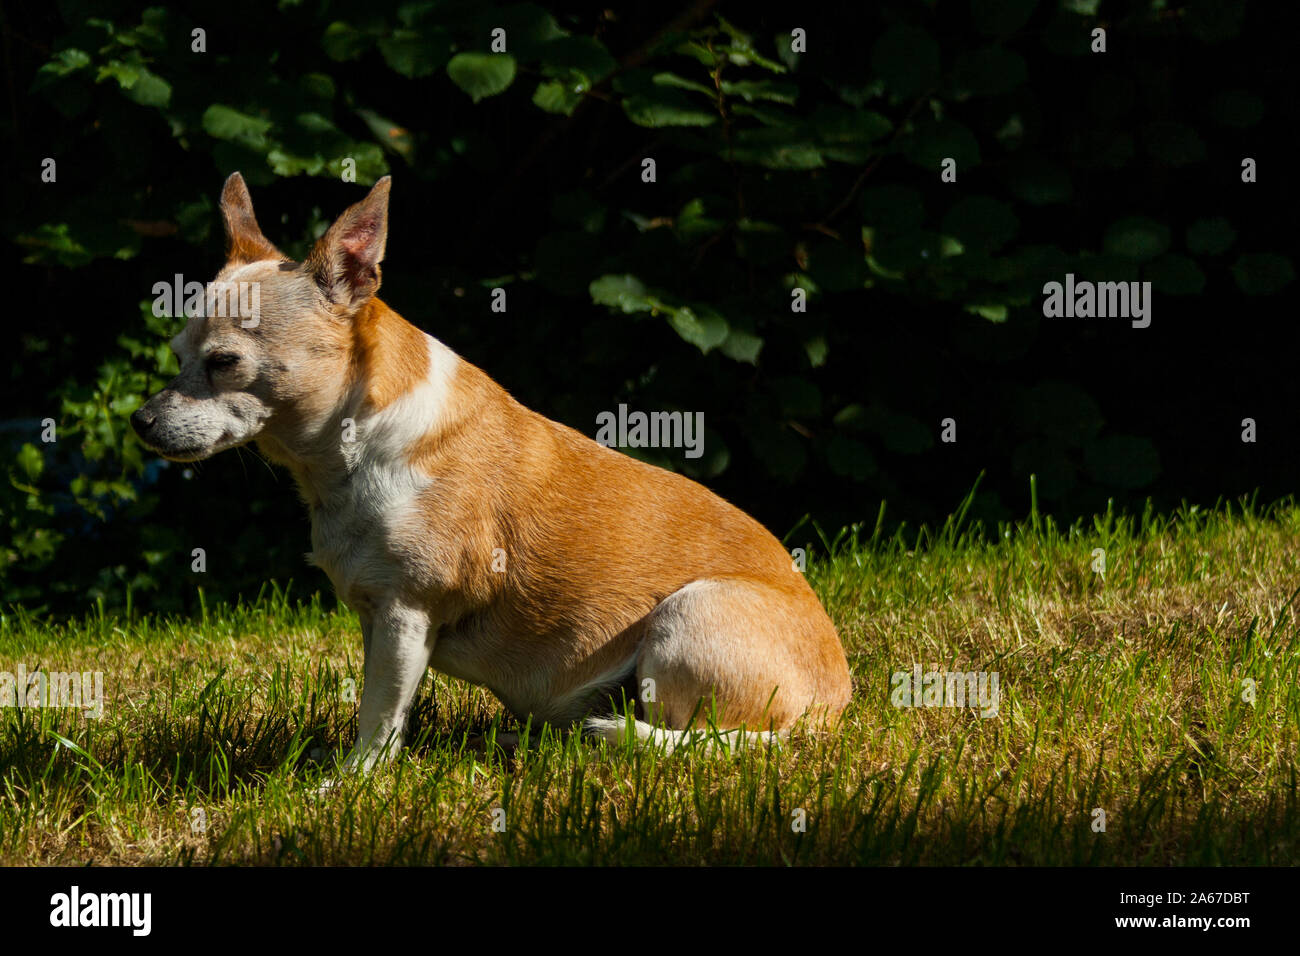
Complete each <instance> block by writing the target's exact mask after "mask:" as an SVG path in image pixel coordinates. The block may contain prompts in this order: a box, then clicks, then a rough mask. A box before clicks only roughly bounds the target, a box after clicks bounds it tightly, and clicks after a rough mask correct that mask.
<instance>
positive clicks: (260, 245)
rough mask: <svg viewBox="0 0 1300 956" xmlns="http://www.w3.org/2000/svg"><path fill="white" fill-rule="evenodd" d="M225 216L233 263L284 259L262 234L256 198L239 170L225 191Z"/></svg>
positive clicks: (222, 193) (222, 212) (229, 180)
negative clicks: (254, 207) (254, 203)
mask: <svg viewBox="0 0 1300 956" xmlns="http://www.w3.org/2000/svg"><path fill="white" fill-rule="evenodd" d="M221 216H222V218H223V219H225V221H226V243H227V250H228V251H227V253H226V255H227V258H228V259H229V260H230V262H232V263H239V264H243V263H248V262H259V261H261V260H262V259H283V258H284V253H282V252H281V251H280V250H279V249H277V248H275V246H274V245H273V244H272V243H271V240H269V239H267V238H266V236H264V235H262V230H261V228H259V227H258V225H257V217H256V216H254V215H253V198H252V197H251V196H249V195H248V186H246V185H245V184H244V177H243V176H241V175H239V173H231V174H230V178H229V179H227V180H226V185H225V188H223V189H222V190H221Z"/></svg>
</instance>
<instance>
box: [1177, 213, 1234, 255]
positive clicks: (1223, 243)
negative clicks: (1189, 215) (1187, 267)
mask: <svg viewBox="0 0 1300 956" xmlns="http://www.w3.org/2000/svg"><path fill="white" fill-rule="evenodd" d="M1236 239H1237V230H1235V229H1233V228H1232V224H1231V223H1230V222H1228V220H1226V219H1224V218H1223V217H1222V216H1213V217H1210V218H1208V219H1198V220H1196V222H1194V223H1192V224H1191V225H1190V226H1188V227H1187V249H1188V251H1190V252H1194V253H1195V254H1196V255H1198V256H1221V255H1223V254H1224V253H1225V252H1227V251H1228V250H1229V249H1231V248H1232V244H1233V243H1234V242H1235V241H1236Z"/></svg>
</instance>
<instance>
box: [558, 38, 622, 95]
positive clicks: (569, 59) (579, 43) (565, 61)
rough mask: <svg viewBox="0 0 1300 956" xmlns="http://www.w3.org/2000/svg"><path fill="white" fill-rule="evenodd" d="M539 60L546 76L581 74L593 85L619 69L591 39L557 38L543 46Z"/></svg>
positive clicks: (602, 46)
mask: <svg viewBox="0 0 1300 956" xmlns="http://www.w3.org/2000/svg"><path fill="white" fill-rule="evenodd" d="M538 56H539V59H540V60H541V62H542V69H543V71H544V72H547V73H548V75H551V71H565V72H575V73H581V74H582V75H583V76H585V77H586V78H587V80H588V81H589V82H590V83H592V84H595V83H599V82H600V81H601V80H602V79H604V78H605V77H606V76H608V75H609V74H610V73H613V72H614V69H615V67H617V66H618V61H617V60H615V59H614V57H613V56H611V55H610V53H609V51H608V50H606V49H605V45H604V44H603V43H601V42H600V41H599V40H596V39H593V38H592V37H568V36H566V37H557V38H555V39H553V40H549V41H547V42H546V43H544V44H543V45H542V48H541V51H540V52H539V54H538Z"/></svg>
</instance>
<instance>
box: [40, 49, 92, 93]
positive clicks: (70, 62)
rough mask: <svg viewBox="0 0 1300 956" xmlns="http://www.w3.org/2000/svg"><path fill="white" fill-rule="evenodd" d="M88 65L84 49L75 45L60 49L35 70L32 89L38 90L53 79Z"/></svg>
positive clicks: (87, 55)
mask: <svg viewBox="0 0 1300 956" xmlns="http://www.w3.org/2000/svg"><path fill="white" fill-rule="evenodd" d="M88 66H90V54H88V53H86V52H85V51H84V50H78V49H76V48H75V47H69V48H67V49H66V50H60V51H59V52H58V53H55V54H54V55H53V56H52V57H50V60H49V62H48V63H44V64H42V65H41V68H40V69H39V70H37V71H36V73H37V77H36V82H35V83H33V84H32V89H33V90H39V89H41V88H42V87H44V86H48V85H49V84H50V83H51V82H53V81H54V79H56V78H58V77H61V76H67V75H68V74H69V73H75V72H76V71H77V70H82V69H85V68H86V67H88Z"/></svg>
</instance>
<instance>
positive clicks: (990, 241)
mask: <svg viewBox="0 0 1300 956" xmlns="http://www.w3.org/2000/svg"><path fill="white" fill-rule="evenodd" d="M1019 229H1020V221H1019V220H1018V219H1017V218H1016V215H1015V213H1013V212H1012V211H1011V207H1010V206H1008V205H1007V204H1006V203H1004V202H1002V201H1001V200H998V199H993V198H992V197H989V196H967V197H966V198H965V199H962V200H959V201H958V203H957V204H956V205H955V206H953V207H952V209H950V210H948V215H946V216H944V217H943V231H944V232H946V233H948V234H949V235H951V236H955V237H956V238H957V239H959V240H961V242H962V244H963V245H965V246H967V247H970V248H973V249H979V250H983V251H985V252H996V251H997V250H999V249H1001V248H1002V247H1003V246H1005V245H1006V244H1007V243H1008V242H1010V241H1011V240H1012V239H1014V238H1015V235H1016V233H1017V232H1018V231H1019Z"/></svg>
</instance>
